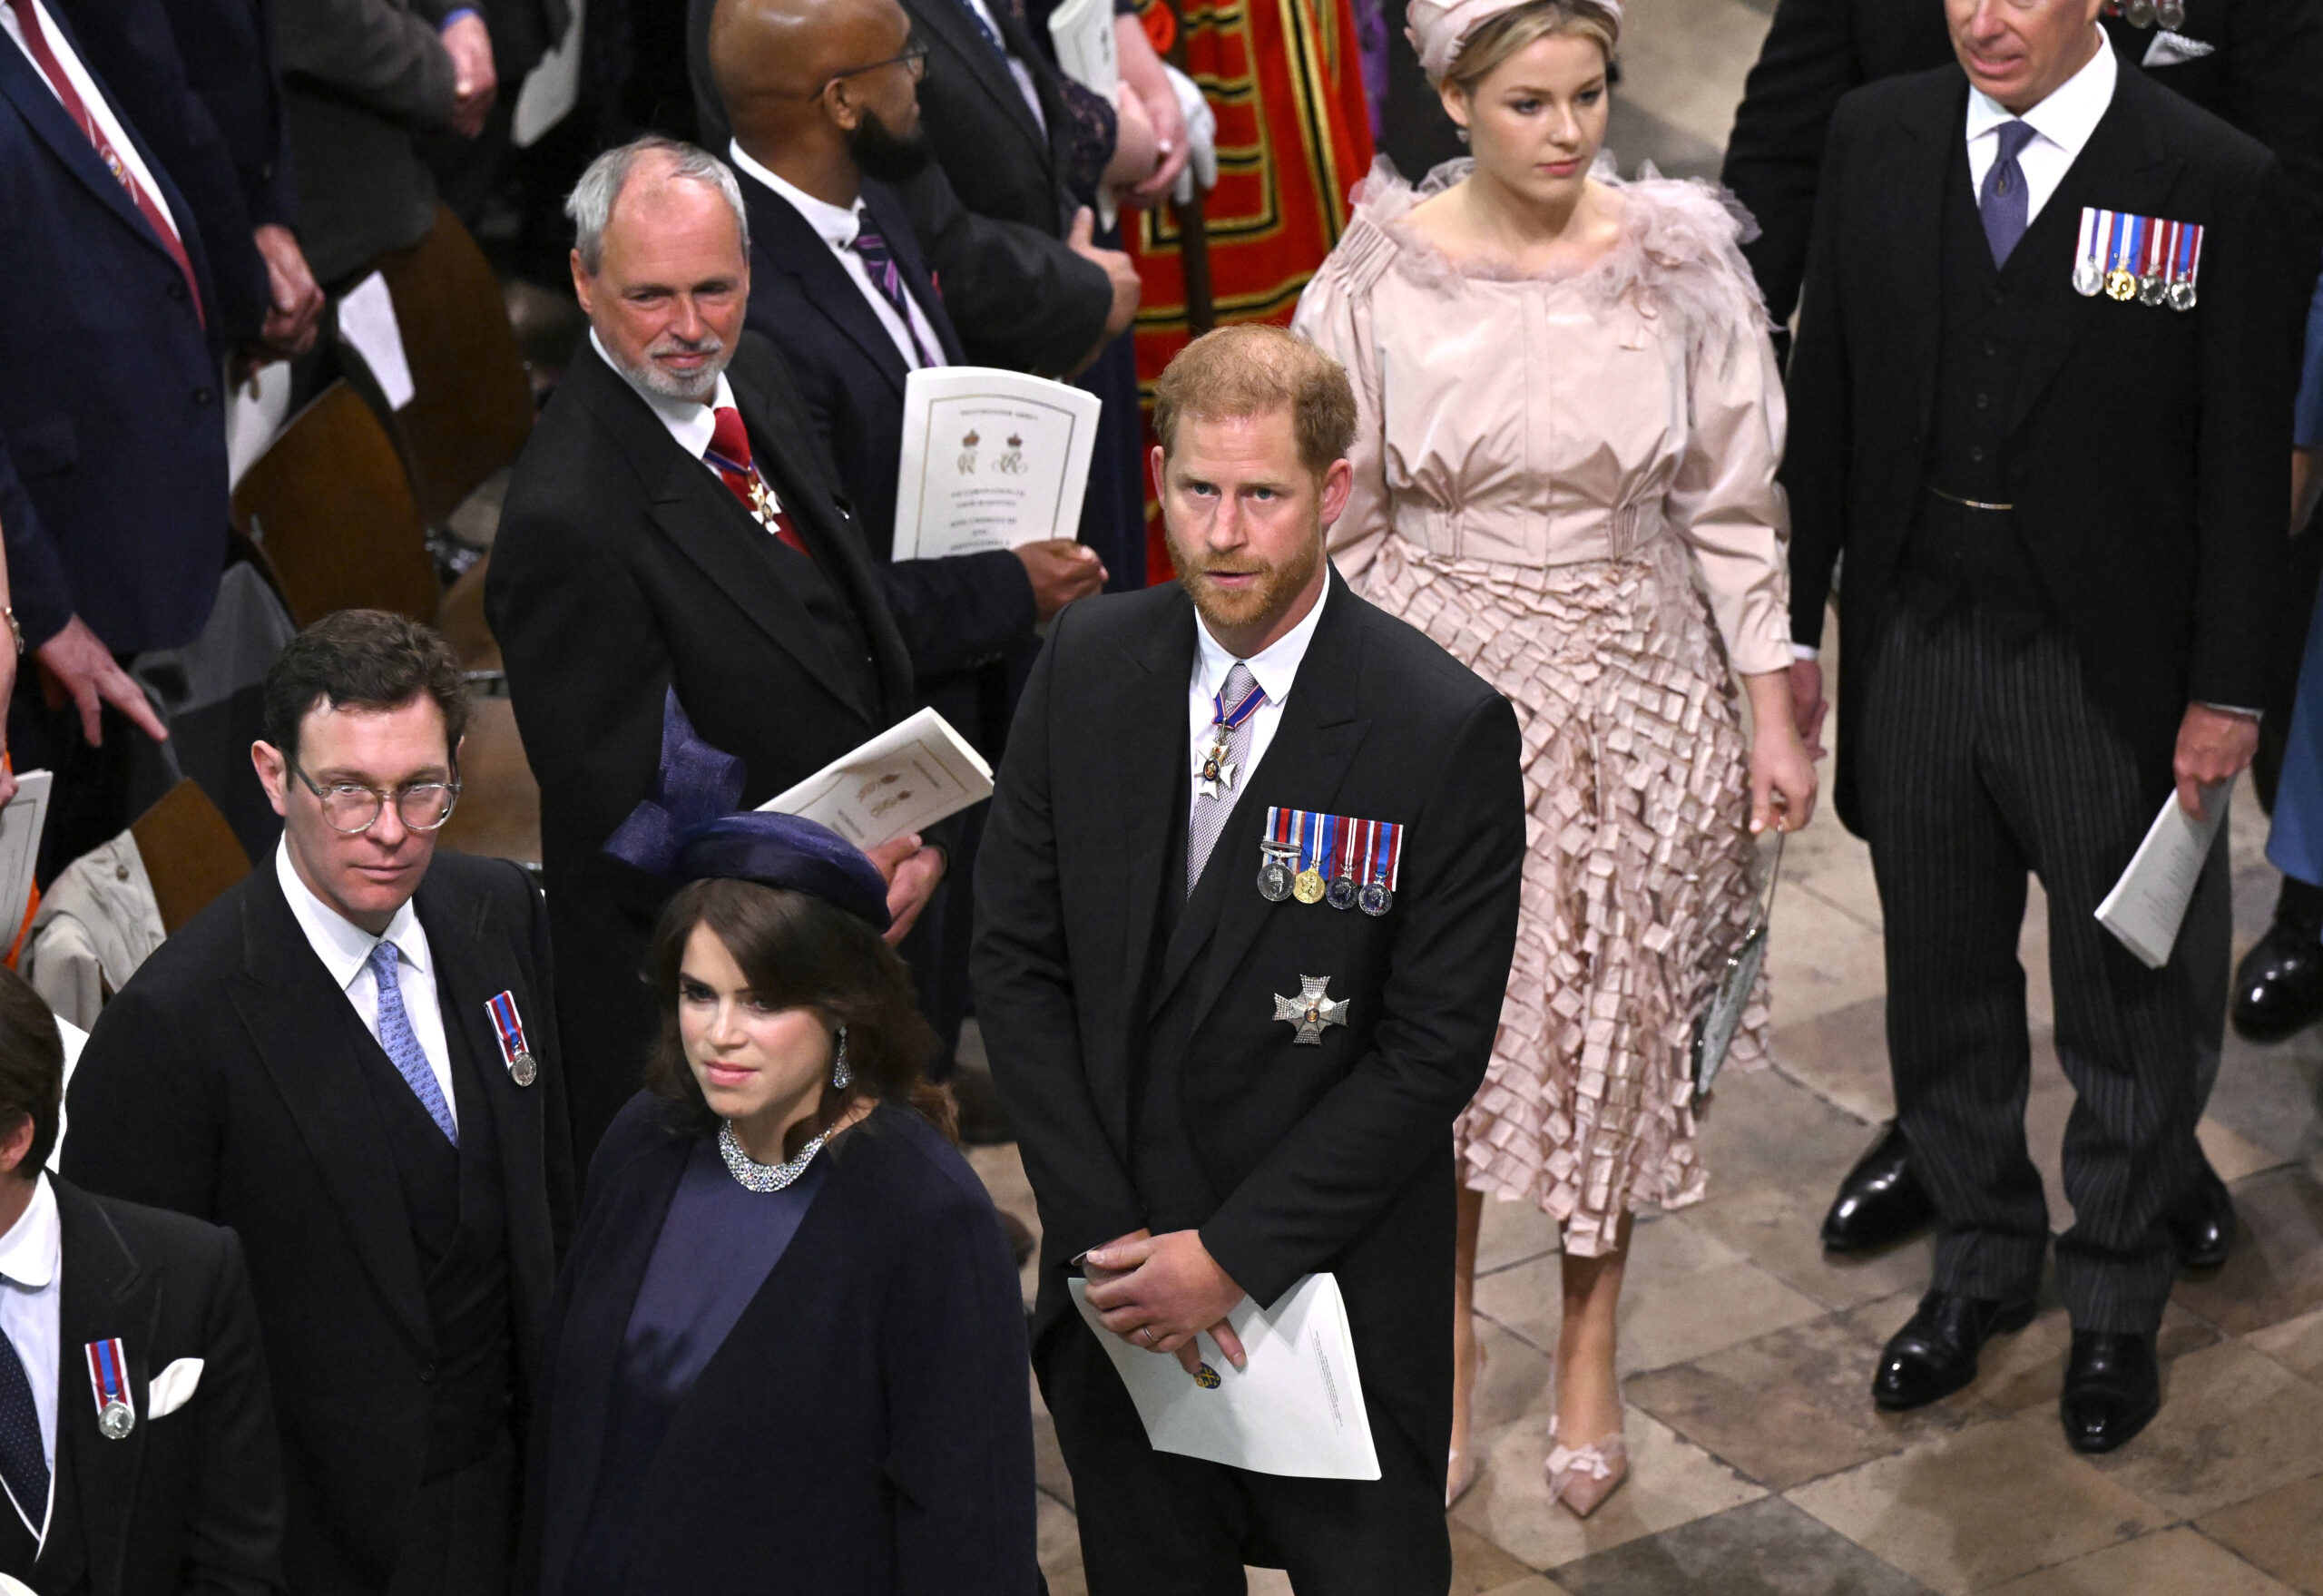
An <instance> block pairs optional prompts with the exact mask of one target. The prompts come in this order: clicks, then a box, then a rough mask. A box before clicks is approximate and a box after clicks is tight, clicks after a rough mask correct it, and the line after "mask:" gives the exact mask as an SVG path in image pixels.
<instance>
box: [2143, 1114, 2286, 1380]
mask: <svg viewBox="0 0 2323 1596" xmlns="http://www.w3.org/2000/svg"><path fill="white" fill-rule="evenodd" d="M2314 1112H2315V1111H2314V1108H2313V1105H2312V1104H2310V1105H2309V1106H2308V1122H2309V1124H2310V1126H2311V1125H2312V1123H2313V1119H2314ZM2234 1207H2235V1211H2236V1212H2238V1213H2239V1214H2240V1215H2241V1217H2242V1236H2241V1239H2240V1240H2239V1241H2238V1242H2237V1243H2236V1244H2235V1248H2234V1251H2233V1253H2232V1255H2231V1256H2230V1257H2229V1258H2227V1260H2226V1264H2225V1266H2224V1267H2223V1268H2220V1270H2219V1271H2218V1272H2217V1274H2216V1275H2214V1276H2212V1277H2211V1278H2208V1279H2200V1280H2195V1279H2190V1280H2181V1281H2180V1282H2179V1284H2178V1288H2177V1290H2176V1291H2175V1292H2174V1293H2173V1294H2172V1296H2173V1298H2174V1300H2176V1301H2177V1302H2178V1303H2180V1304H2181V1306H2183V1307H2187V1308H2189V1309H2191V1311H2192V1312H2194V1313H2197V1314H2200V1316H2201V1317H2204V1318H2206V1319H2208V1320H2210V1323H2212V1324H2214V1325H2216V1326H2218V1327H2220V1329H2222V1330H2226V1331H2229V1332H2230V1333H2232V1334H2236V1335H2243V1334H2247V1333H2249V1331H2252V1330H2257V1329H2261V1328H2263V1327H2266V1326H2268V1325H2276V1324H2280V1323H2282V1322H2283V1321H2284V1320H2285V1319H2291V1318H2296V1317H2298V1316H2300V1315H2301V1314H2305V1313H2307V1312H2309V1311H2310V1310H2312V1309H2314V1308H2317V1307H2323V1181H2318V1180H2317V1178H2316V1177H2315V1176H2314V1175H2313V1174H2312V1173H2310V1172H2308V1170H2303V1169H2297V1168H2292V1169H2282V1170H2269V1171H2268V1172H2267V1173H2265V1174H2263V1175H2253V1176H2251V1177H2250V1178H2249V1180H2244V1181H2243V1182H2242V1183H2241V1184H2240V1185H2239V1186H2237V1187H2236V1188H2235V1190H2234Z"/></svg>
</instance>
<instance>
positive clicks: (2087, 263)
mask: <svg viewBox="0 0 2323 1596" xmlns="http://www.w3.org/2000/svg"><path fill="white" fill-rule="evenodd" d="M2104 287H2105V268H2104V267H2103V266H2102V265H2100V264H2099V263H2098V262H2097V261H2096V260H2095V259H2088V260H2083V262H2082V263H2081V264H2080V265H2078V266H2076V267H2074V268H2073V292H2074V293H2076V294H2079V295H2080V296H2081V297H2082V298H2083V299H2095V298H2096V297H2097V296H2098V294H2100V293H2101V292H2102V291H2103V289H2104Z"/></svg>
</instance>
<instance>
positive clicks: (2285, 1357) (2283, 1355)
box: [2246, 1312, 2323, 1382]
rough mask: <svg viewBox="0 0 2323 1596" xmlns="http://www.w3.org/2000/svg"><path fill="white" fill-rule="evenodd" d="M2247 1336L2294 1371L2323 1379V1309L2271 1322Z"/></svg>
mask: <svg viewBox="0 0 2323 1596" xmlns="http://www.w3.org/2000/svg"><path fill="white" fill-rule="evenodd" d="M2246 1339H2248V1340H2249V1343H2250V1345H2251V1346H2255V1347H2257V1348H2258V1349H2259V1351H2261V1352H2263V1353H2265V1354H2266V1355H2267V1356H2269V1357H2271V1358H2273V1359H2274V1360H2275V1361H2276V1362H2277V1363H2279V1364H2280V1365H2282V1366H2283V1367H2285V1368H2287V1369H2289V1371H2290V1372H2291V1373H2292V1374H2294V1375H2299V1376H2305V1377H2306V1378H2308V1379H2309V1380H2314V1381H2318V1382H2323V1312H2318V1313H2311V1314H2306V1315H2303V1316H2302V1317H2298V1318H2295V1319H2285V1320H2284V1321H2283V1322H2282V1323H2281V1324H2279V1325H2269V1326H2268V1327H2266V1328H2265V1329H2263V1330H2253V1331H2251V1332H2250V1334H2249V1337H2246Z"/></svg>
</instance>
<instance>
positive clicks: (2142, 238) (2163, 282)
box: [2073, 207, 2202, 310]
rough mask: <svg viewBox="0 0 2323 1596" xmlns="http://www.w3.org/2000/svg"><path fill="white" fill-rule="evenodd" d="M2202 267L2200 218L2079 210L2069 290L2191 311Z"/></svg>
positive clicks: (2093, 295)
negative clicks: (2077, 243)
mask: <svg viewBox="0 0 2323 1596" xmlns="http://www.w3.org/2000/svg"><path fill="white" fill-rule="evenodd" d="M2201 265H2202V228H2201V226H2200V223H2198V222H2191V221H2165V220H2162V219H2161V217H2158V216H2132V215H2131V214H2130V213H2129V212H2128V211H2100V210H2097V209H2095V208H2094V207H2089V208H2085V209H2083V211H2082V213H2081V251H2080V253H2079V255H2077V256H2076V257H2075V258H2074V261H2073V291H2074V292H2076V293H2079V294H2081V295H2083V297H2085V298H2089V299H2094V298H2095V297H2096V296H2097V295H2099V294H2101V293H2102V294H2103V295H2104V296H2105V297H2106V298H2107V299H2114V300H2118V301H2120V302H2121V303H2122V304H2127V303H2128V302H2129V301H2130V300H2132V299H2135V300H2136V301H2138V303H2140V304H2141V305H2167V306H2169V307H2170V308H2171V309H2172V310H2191V309H2192V308H2194V304H2195V298H2196V297H2195V292H2194V278H2195V276H2196V274H2197V273H2199V272H2200V269H2201Z"/></svg>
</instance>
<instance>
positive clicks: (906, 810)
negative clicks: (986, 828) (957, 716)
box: [759, 710, 992, 851]
mask: <svg viewBox="0 0 2323 1596" xmlns="http://www.w3.org/2000/svg"><path fill="white" fill-rule="evenodd" d="M991 796H992V767H991V766H990V765H987V764H985V761H984V756H983V755H981V754H979V753H977V752H976V751H975V749H973V748H970V747H969V746H968V743H967V739H965V738H963V737H962V736H961V735H960V734H959V733H958V732H956V731H955V730H953V729H952V723H951V722H950V721H948V720H945V719H944V717H943V716H941V715H939V714H937V713H936V711H935V710H921V711H920V712H919V713H918V714H916V715H914V716H913V717H912V718H911V719H910V720H902V721H898V722H897V723H896V724H895V725H893V726H890V727H889V728H887V730H885V731H883V732H881V733H880V734H879V735H878V736H877V737H875V738H873V739H871V740H870V741H869V742H867V743H865V744H864V745H863V746H862V747H861V748H858V749H856V750H855V751H854V752H852V753H848V754H842V755H841V756H839V758H838V759H835V760H833V761H832V762H831V763H829V764H828V765H826V766H824V767H823V768H822V769H819V770H818V771H816V772H815V773H814V774H813V775H812V776H809V778H807V779H806V780H804V781H802V782H800V783H799V785H798V786H796V787H794V788H790V789H789V791H788V792H779V793H777V794H775V796H774V797H772V798H769V799H767V801H766V802H764V803H762V804H760V806H759V808H761V809H770V810H772V811H773V812H774V813H776V814H779V815H797V816H799V817H801V818H805V819H809V820H816V821H819V822H821V823H822V824H823V825H825V826H828V827H830V828H831V829H832V830H833V831H836V832H838V834H839V835H840V836H841V837H845V838H847V840H848V841H849V842H851V843H853V844H854V845H855V846H856V847H859V848H862V849H864V850H865V851H869V850H870V849H872V848H875V847H881V846H882V845H884V844H887V843H890V842H893V841H894V840H895V839H896V838H897V837H908V836H910V835H911V834H912V833H913V832H915V831H925V830H926V829H927V827H930V826H933V825H935V824H936V822H937V821H938V820H941V819H943V818H945V817H946V816H947V815H956V814H958V813H959V812H960V811H961V810H962V809H965V808H967V807H968V806H969V805H971V804H978V803H982V802H983V801H984V800H985V799H986V798H990V797H991Z"/></svg>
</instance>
